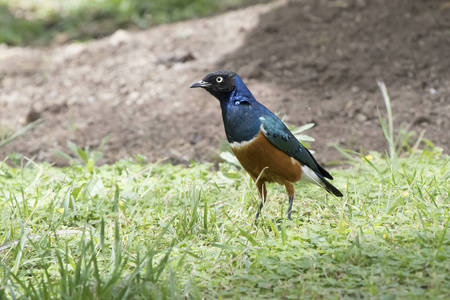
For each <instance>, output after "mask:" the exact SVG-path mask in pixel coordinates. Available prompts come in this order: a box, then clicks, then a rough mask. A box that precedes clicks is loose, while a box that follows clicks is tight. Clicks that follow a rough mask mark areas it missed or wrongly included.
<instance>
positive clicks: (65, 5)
mask: <svg viewBox="0 0 450 300" xmlns="http://www.w3.org/2000/svg"><path fill="white" fill-rule="evenodd" d="M250 2H252V1H251V0H247V1H246V0H226V1H218V0H194V1H193V0H151V1H148V0H78V1H72V0H43V1H36V0H18V1H17V0H14V1H13V0H0V44H1V43H6V44H8V45H35V46H36V45H37V46H43V45H47V44H49V43H50V42H51V41H52V40H53V39H54V38H55V37H56V36H58V40H59V41H60V42H61V41H62V42H64V41H76V40H78V41H84V40H89V39H92V38H99V37H102V36H105V35H108V34H111V33H113V32H114V31H116V30H117V29H119V28H149V27H150V26H154V25H158V24H162V23H168V22H174V21H179V20H184V19H190V18H194V17H199V16H205V15H208V14H212V13H214V12H218V11H224V10H226V9H229V8H232V7H237V6H239V5H243V4H244V3H250ZM253 2H255V1H253Z"/></svg>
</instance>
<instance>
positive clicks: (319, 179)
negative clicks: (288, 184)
mask: <svg viewBox="0 0 450 300" xmlns="http://www.w3.org/2000/svg"><path fill="white" fill-rule="evenodd" d="M301 168H302V178H301V179H302V180H305V181H309V182H312V183H315V184H317V185H318V186H320V187H322V188H324V189H325V190H326V191H327V192H328V193H330V194H333V195H335V196H336V197H342V196H344V195H343V194H342V193H341V191H339V190H338V189H337V188H336V187H334V185H332V184H331V183H329V182H328V181H327V180H326V179H325V178H324V176H323V175H322V174H319V173H317V172H314V171H313V170H311V169H310V168H309V167H308V166H301ZM328 175H329V174H328ZM329 177H331V175H329ZM331 178H333V177H331Z"/></svg>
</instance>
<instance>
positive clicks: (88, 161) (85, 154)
mask: <svg viewBox="0 0 450 300" xmlns="http://www.w3.org/2000/svg"><path fill="white" fill-rule="evenodd" d="M108 139H109V136H107V137H105V138H104V139H102V142H101V143H100V145H99V146H98V148H97V149H95V150H90V147H89V146H86V147H85V148H84V149H83V148H81V147H78V146H77V145H75V144H74V143H72V142H71V141H67V146H68V147H69V149H70V150H71V151H72V155H73V156H74V157H72V156H70V155H68V154H66V153H64V152H62V151H61V150H58V149H51V150H52V152H53V153H55V154H57V155H59V156H61V157H64V158H66V159H67V160H68V161H69V162H70V163H71V164H73V163H77V158H78V161H81V162H82V163H84V164H85V165H86V166H87V168H88V171H89V173H92V172H93V169H94V167H95V164H96V162H98V161H99V160H100V159H101V158H102V157H103V153H102V150H103V147H104V146H105V144H106V143H107V142H108Z"/></svg>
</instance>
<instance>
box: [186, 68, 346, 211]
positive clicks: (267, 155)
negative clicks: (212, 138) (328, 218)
mask: <svg viewBox="0 0 450 300" xmlns="http://www.w3.org/2000/svg"><path fill="white" fill-rule="evenodd" d="M191 87H201V88H204V89H206V90H207V91H208V92H210V93H211V94H212V95H213V96H215V97H216V98H217V99H218V100H219V101H220V107H221V109H222V118H223V123H224V127H225V133H226V136H227V140H228V142H229V143H230V145H231V146H232V150H233V152H234V153H235V154H236V156H237V158H238V159H239V160H240V161H241V164H242V165H243V166H244V168H245V169H246V171H247V172H249V174H250V175H251V176H252V178H253V179H254V180H255V181H258V180H259V182H256V183H257V186H258V190H259V193H260V195H261V196H262V198H263V201H264V198H265V193H266V190H265V182H270V181H274V182H278V183H281V184H284V185H285V186H286V189H287V191H288V194H289V214H288V216H289V219H290V216H291V214H290V212H291V209H292V201H293V198H294V189H293V186H292V182H293V181H297V180H298V179H299V178H301V177H304V176H303V175H302V173H305V174H306V176H307V177H308V178H307V180H308V181H311V182H314V183H316V184H317V185H319V186H321V187H322V188H324V189H326V190H327V191H328V192H329V193H331V194H334V195H336V196H338V197H342V193H341V192H340V191H339V190H338V189H336V188H335V187H334V186H333V185H332V184H331V183H329V182H328V181H327V180H326V179H325V178H328V179H333V177H332V176H331V175H330V174H329V173H328V172H327V171H326V170H325V169H323V168H322V167H321V166H320V165H319V164H318V163H317V161H316V160H315V159H314V157H313V156H312V155H311V153H310V152H309V151H308V149H306V148H305V147H304V146H303V145H302V144H301V143H300V142H299V141H298V140H297V139H296V138H295V136H294V135H293V134H292V132H291V131H290V130H289V129H288V128H287V127H286V125H285V124H284V123H283V122H282V121H281V120H280V119H279V118H278V117H277V116H276V115H275V114H273V113H272V112H271V111H270V110H268V109H267V108H266V107H265V106H264V105H262V104H261V103H259V102H258V101H257V100H256V99H255V97H253V95H252V93H251V92H250V90H249V89H248V88H247V86H246V85H245V84H244V82H243V81H242V79H241V77H240V76H239V75H237V74H236V73H233V72H230V71H224V70H221V71H217V72H214V73H210V74H208V75H206V76H205V78H203V80H201V81H199V82H196V83H194V84H192V85H191ZM244 146H245V147H244ZM296 174H298V176H297V175H296ZM262 203H263V202H262ZM262 203H261V207H262ZM258 215H259V214H257V217H256V218H258Z"/></svg>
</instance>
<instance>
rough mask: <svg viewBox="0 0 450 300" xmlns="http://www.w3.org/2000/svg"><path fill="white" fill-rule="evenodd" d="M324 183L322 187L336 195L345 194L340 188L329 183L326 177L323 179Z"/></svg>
mask: <svg viewBox="0 0 450 300" xmlns="http://www.w3.org/2000/svg"><path fill="white" fill-rule="evenodd" d="M322 183H323V184H324V185H325V186H323V185H322V187H323V188H324V189H325V190H326V191H327V192H328V193H330V194H333V195H335V196H336V197H342V196H344V195H343V194H342V193H341V191H340V190H338V189H337V188H336V187H335V186H334V185H332V184H331V183H329V182H328V181H327V180H326V179H325V178H323V179H322Z"/></svg>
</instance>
